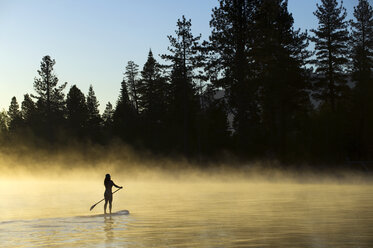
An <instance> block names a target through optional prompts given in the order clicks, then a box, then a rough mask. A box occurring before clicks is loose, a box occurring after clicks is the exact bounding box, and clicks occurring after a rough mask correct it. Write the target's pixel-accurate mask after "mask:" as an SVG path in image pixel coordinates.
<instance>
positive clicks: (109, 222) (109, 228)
mask: <svg viewBox="0 0 373 248" xmlns="http://www.w3.org/2000/svg"><path fill="white" fill-rule="evenodd" d="M104 223H105V224H104V231H105V235H106V242H108V243H110V242H111V241H113V239H114V232H113V224H114V220H113V218H112V217H111V216H110V215H108V216H104Z"/></svg>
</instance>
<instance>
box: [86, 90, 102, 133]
mask: <svg viewBox="0 0 373 248" xmlns="http://www.w3.org/2000/svg"><path fill="white" fill-rule="evenodd" d="M98 106H100V104H99V102H98V101H97V98H96V94H95V92H94V90H93V87H92V85H90V86H89V90H88V95H87V113H88V120H87V128H88V130H87V131H88V133H89V134H90V136H91V138H93V139H95V140H97V139H98V138H99V137H100V135H99V134H100V128H101V122H102V119H101V116H100V112H99V110H98Z"/></svg>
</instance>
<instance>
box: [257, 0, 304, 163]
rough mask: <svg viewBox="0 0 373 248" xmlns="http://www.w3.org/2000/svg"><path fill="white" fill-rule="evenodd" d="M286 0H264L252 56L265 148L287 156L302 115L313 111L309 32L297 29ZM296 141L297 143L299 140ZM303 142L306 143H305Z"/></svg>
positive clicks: (260, 6)
mask: <svg viewBox="0 0 373 248" xmlns="http://www.w3.org/2000/svg"><path fill="white" fill-rule="evenodd" d="M293 24H294V20H293V17H292V15H291V14H290V13H289V12H288V6H287V1H286V0H262V1H261V2H260V3H259V4H258V5H257V10H256V13H255V17H254V25H253V28H254V29H253V30H254V31H255V32H254V34H253V38H254V40H253V47H252V51H251V53H252V55H253V58H254V61H255V65H256V67H257V68H256V70H255V72H256V76H257V79H256V80H258V82H259V91H258V94H259V96H260V101H259V106H260V108H261V111H260V113H261V123H262V125H263V127H264V133H265V134H266V137H263V140H264V141H266V144H265V146H266V147H267V148H266V150H267V151H268V152H271V153H272V154H273V153H275V154H277V155H281V156H284V155H285V152H286V151H289V150H293V149H294V148H296V147H289V145H290V144H289V143H290V141H291V140H292V139H293V140H294V138H296V139H297V142H299V140H301V139H300V138H302V136H303V135H302V134H301V135H299V136H298V137H293V136H294V133H299V131H300V130H299V128H298V127H299V126H301V125H300V123H299V121H300V118H301V116H303V115H304V113H307V111H309V110H310V99H309V96H308V93H307V91H308V90H309V89H310V87H309V80H308V76H309V71H308V70H307V69H306V67H305V65H306V63H307V62H308V59H309V58H310V56H311V53H310V52H309V51H307V47H308V42H307V33H301V32H300V30H294V28H293ZM297 142H296V143H297ZM302 143H303V142H302Z"/></svg>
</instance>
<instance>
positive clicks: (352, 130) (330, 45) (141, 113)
mask: <svg viewBox="0 0 373 248" xmlns="http://www.w3.org/2000/svg"><path fill="white" fill-rule="evenodd" d="M314 15H315V16H316V17H317V20H318V27H317V28H315V29H312V30H309V32H307V31H302V30H301V29H296V28H295V27H294V19H293V17H292V14H291V13H289V11H288V6H287V1H286V0H219V1H218V5H217V7H215V8H214V9H212V13H211V20H210V27H211V33H210V34H209V36H208V39H207V40H202V38H201V35H197V36H196V35H194V34H193V32H192V21H191V20H190V19H188V18H187V17H185V16H182V17H181V18H180V19H178V20H177V23H176V30H175V33H174V34H171V35H169V36H168V40H169V44H168V52H167V53H166V54H161V55H160V59H161V61H157V60H156V59H155V56H154V55H153V52H156V51H152V50H150V51H144V55H145V56H146V54H147V61H146V63H145V64H144V65H143V66H142V67H140V66H139V65H137V64H136V63H135V62H134V61H128V63H127V65H125V69H124V72H123V80H122V81H121V82H118V84H120V86H121V88H120V92H118V98H117V101H116V102H115V103H110V102H108V103H104V104H106V108H105V110H104V111H103V113H102V114H101V113H100V111H99V106H100V103H99V100H98V99H97V97H96V95H95V91H94V88H93V86H92V85H91V86H90V87H89V89H88V93H87V94H85V93H83V91H82V90H81V89H79V88H78V87H77V86H76V85H71V86H70V85H68V84H67V83H61V82H59V80H58V78H57V76H56V74H55V65H56V61H55V60H54V59H53V58H52V57H51V56H49V55H46V56H44V57H43V58H42V59H41V63H40V69H39V70H38V71H37V72H35V75H36V77H35V79H34V82H33V87H34V92H31V93H26V94H24V98H23V99H16V97H13V98H12V99H10V106H9V108H8V109H7V110H4V111H2V112H1V113H0V144H1V146H2V147H7V146H10V147H12V146H20V145H24V146H30V147H39V148H40V147H43V148H45V149H57V148H60V147H68V146H69V145H71V144H80V145H81V146H82V147H84V146H86V145H92V144H93V145H97V146H102V147H110V145H111V144H113V143H115V144H126V145H129V146H131V147H133V149H135V150H138V151H149V152H151V153H152V154H162V155H164V156H168V155H171V154H172V155H178V156H182V157H186V158H190V159H194V158H206V159H219V158H221V157H224V156H226V155H227V154H230V155H229V156H235V157H238V158H240V159H244V160H250V159H273V160H278V161H282V162H292V163H297V162H309V163H319V162H324V163H345V162H346V161H369V160H373V142H372V141H373V128H372V127H373V101H372V99H373V9H372V6H371V4H370V3H369V1H368V0H359V1H358V4H357V6H355V7H354V12H353V19H352V20H348V19H347V13H346V9H345V8H344V7H343V3H341V2H339V1H337V0H321V3H320V4H318V5H317V8H316V11H315V12H314ZM9 90H11V89H9ZM101 104H102V103H101Z"/></svg>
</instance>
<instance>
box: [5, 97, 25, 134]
mask: <svg viewBox="0 0 373 248" xmlns="http://www.w3.org/2000/svg"><path fill="white" fill-rule="evenodd" d="M8 116H9V130H15V129H17V128H18V127H19V126H20V125H21V123H22V116H21V111H20V110H19V104H18V102H17V98H16V97H15V96H13V97H12V100H11V102H10V106H9V110H8Z"/></svg>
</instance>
